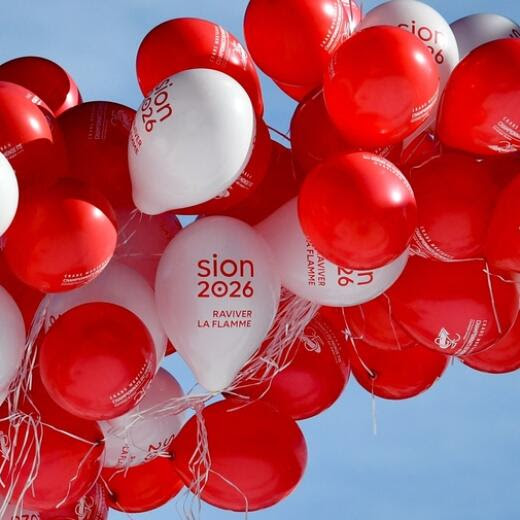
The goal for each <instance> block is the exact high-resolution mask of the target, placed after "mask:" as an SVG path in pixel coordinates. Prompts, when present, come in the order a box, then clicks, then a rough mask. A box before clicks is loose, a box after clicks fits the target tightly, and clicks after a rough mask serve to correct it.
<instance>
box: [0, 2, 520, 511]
mask: <svg viewBox="0 0 520 520" xmlns="http://www.w3.org/2000/svg"><path fill="white" fill-rule="evenodd" d="M378 3H381V2H377V1H366V2H365V8H370V7H373V6H374V5H376V4H378ZM429 3H430V4H431V5H432V6H433V7H435V8H436V9H438V10H439V11H440V12H441V13H442V14H443V15H444V16H445V17H446V18H447V19H448V20H449V21H453V20H455V19H457V18H459V17H461V16H463V15H465V14H470V13H474V12H497V13H500V14H504V15H506V16H509V17H511V18H513V19H517V20H520V1H519V0H493V1H492V0H429ZM245 5H246V1H245V0H88V1H85V0H83V1H81V0H46V1H45V2H43V1H39V0H31V1H29V0H17V1H16V2H5V1H4V2H3V3H2V7H3V9H2V30H1V31H0V60H1V61H5V60H7V59H11V58H14V57H17V56H23V55H40V56H45V57H47V58H50V59H53V60H55V61H57V62H58V63H60V64H61V65H62V66H63V67H65V68H66V69H67V70H68V71H69V72H70V74H71V75H72V76H73V77H74V78H75V79H76V81H77V83H78V84H79V86H80V89H81V92H82V94H83V97H84V99H85V100H96V99H103V100H111V101H117V102H120V103H124V104H127V105H130V106H133V107H137V105H138V104H139V102H140V94H139V90H138V87H137V81H136V78H135V69H134V60H135V54H136V51H137V47H138V45H139V42H140V40H141V39H142V38H143V36H144V35H145V34H146V33H147V32H148V30H149V29H151V28H152V27H153V26H155V25H156V24H158V23H160V22H162V21H164V20H167V19H170V18H175V17H178V16H198V17H202V18H207V19H210V20H213V21H216V22H218V23H220V24H222V25H224V26H225V27H226V28H228V29H229V30H231V31H232V32H233V33H234V34H236V35H237V36H239V37H241V38H242V26H241V22H242V17H243V12H244V9H245ZM264 94H265V102H266V120H267V121H268V123H269V124H271V125H272V126H274V127H276V128H279V129H281V130H287V128H288V126H289V120H290V116H291V113H292V111H293V110H294V103H292V102H291V101H289V99H288V98H287V97H285V96H284V95H283V94H282V93H281V92H280V91H278V89H277V88H276V87H275V86H274V85H273V84H272V83H271V82H270V81H268V80H265V78H264ZM174 357H178V356H174ZM166 367H167V368H168V369H170V370H172V372H173V373H174V374H175V375H176V376H177V377H178V378H179V380H180V381H181V383H182V384H183V385H184V387H185V388H187V387H188V384H189V382H190V379H189V376H188V375H187V373H186V370H185V369H184V368H183V367H182V366H181V364H180V363H179V361H178V360H176V361H169V362H167V363H166ZM519 395H520V376H519V374H512V375H504V376H491V375H483V374H480V373H477V372H473V371H471V370H470V369H468V368H465V367H463V366H462V365H460V364H458V363H456V364H455V365H454V366H451V367H449V369H448V371H447V372H446V374H445V376H444V377H443V379H442V380H441V381H439V382H438V384H437V385H436V386H435V387H434V388H433V389H432V390H430V391H429V392H427V393H426V394H424V395H422V396H420V397H418V398H415V399H412V400H409V401H401V402H390V401H383V400H377V422H378V429H379V431H378V435H377V436H375V437H374V435H373V434H372V421H371V397H370V395H369V394H367V393H366V392H365V391H363V390H362V389H361V388H360V387H359V386H358V385H357V384H356V383H355V382H354V381H350V383H349V385H348V386H347V389H346V391H345V393H344V394H343V396H342V398H341V399H340V400H339V402H338V403H337V404H336V405H335V406H334V407H333V408H332V409H331V410H329V411H327V412H326V413H324V414H322V415H320V416H319V417H317V418H315V419H312V420H308V421H304V422H303V423H301V426H302V428H303V430H304V432H305V435H306V438H307V442H308V447H309V465H308V468H307V472H306V475H305V477H304V480H303V482H302V484H301V485H300V487H299V488H298V489H297V490H296V492H295V493H294V494H293V495H291V496H290V497H289V498H288V499H287V500H285V501H284V502H282V503H281V504H280V505H278V506H276V507H274V508H271V509H269V510H266V511H262V512H259V513H254V514H252V515H250V518H252V519H256V520H281V519H290V520H293V519H294V520H296V519H302V520H311V519H312V520H322V519H342V520H343V519H345V520H382V519H385V520H440V519H442V520H466V519H467V520H481V519H482V520H514V519H517V518H520V407H519V406H518V396H519ZM133 517H135V518H143V519H144V518H147V519H148V518H149V519H151V520H160V519H165V520H166V519H173V518H176V513H175V508H174V506H172V505H171V504H170V505H168V506H166V507H165V508H162V509H161V510H158V511H154V512H152V513H147V514H145V515H133ZM110 518H111V519H112V518H113V519H118V518H127V517H125V516H124V515H118V514H116V513H111V516H110ZM202 518H203V519H207V520H212V519H224V518H225V519H231V520H233V518H236V519H237V520H238V519H240V518H243V515H239V514H233V513H228V512H220V511H217V510H215V509H212V508H210V507H206V508H205V509H204V511H203V515H202Z"/></svg>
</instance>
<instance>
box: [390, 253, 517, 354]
mask: <svg viewBox="0 0 520 520" xmlns="http://www.w3.org/2000/svg"><path fill="white" fill-rule="evenodd" d="M487 272H488V267H487V264H486V263H485V262H482V261H473V262H457V263H445V262H434V261H431V260H424V259H422V258H418V257H412V258H410V261H409V262H408V266H407V267H406V269H405V271H404V273H403V275H402V276H401V278H400V279H399V280H398V281H397V283H396V284H395V285H394V286H393V287H392V288H391V289H390V290H389V291H388V296H389V297H390V300H391V304H392V311H393V315H394V316H395V319H396V320H397V321H398V322H399V323H400V324H401V325H402V326H403V328H404V329H405V330H406V331H407V332H408V333H409V334H410V336H412V337H413V338H414V339H415V340H417V341H418V342H419V343H421V344H422V345H424V346H426V347H429V348H432V349H435V350H438V351H440V352H443V353H444V354H447V355H456V356H464V355H468V354H473V353H477V352H480V351H482V350H485V349H486V348H487V347H490V346H491V345H493V344H494V343H496V342H497V341H498V340H499V339H500V338H501V337H502V336H503V335H504V334H506V333H507V331H508V330H509V329H510V328H511V326H512V325H513V322H514V320H515V318H516V315H517V313H518V294H517V292H516V288H515V286H514V284H512V283H506V282H504V281H502V279H501V277H499V276H496V275H495V274H493V273H491V274H487Z"/></svg>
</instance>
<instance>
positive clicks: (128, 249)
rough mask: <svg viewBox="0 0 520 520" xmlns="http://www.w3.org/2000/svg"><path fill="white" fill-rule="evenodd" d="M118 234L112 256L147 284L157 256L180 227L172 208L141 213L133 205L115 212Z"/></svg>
mask: <svg viewBox="0 0 520 520" xmlns="http://www.w3.org/2000/svg"><path fill="white" fill-rule="evenodd" d="M117 216H118V222H119V223H120V226H119V238H118V243H117V247H116V252H115V255H114V257H115V258H116V259H117V260H119V261H120V262H121V263H123V264H125V265H127V266H128V267H130V268H132V269H134V270H135V271H136V272H138V273H139V274H140V275H141V276H142V277H143V278H144V279H145V280H146V281H147V282H148V283H149V284H150V286H151V287H153V286H154V284H155V274H156V272H157V266H158V265H159V259H160V258H161V255H162V254H163V252H164V250H165V249H166V246H167V245H168V244H169V243H170V240H171V239H172V238H173V237H174V236H175V235H176V234H177V233H178V232H179V231H180V230H181V229H182V225H181V223H180V222H179V219H178V218H177V216H176V215H175V213H173V212H172V211H167V212H166V213H160V214H159V215H145V214H144V213H140V212H139V211H138V210H136V209H133V210H131V211H128V210H120V211H118V213H117Z"/></svg>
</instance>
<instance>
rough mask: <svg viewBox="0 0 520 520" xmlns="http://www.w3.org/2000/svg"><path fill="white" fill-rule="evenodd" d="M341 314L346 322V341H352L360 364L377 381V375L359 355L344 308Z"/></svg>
mask: <svg viewBox="0 0 520 520" xmlns="http://www.w3.org/2000/svg"><path fill="white" fill-rule="evenodd" d="M341 312H342V313H343V319H344V321H345V330H344V331H343V334H344V335H345V340H346V341H350V343H351V344H352V348H353V349H354V352H355V353H356V356H357V357H358V359H359V362H360V363H361V366H362V367H363V368H364V369H365V371H366V372H367V374H368V375H369V377H370V379H373V380H375V379H376V377H377V375H376V374H375V373H374V372H372V370H371V369H370V368H369V367H368V365H367V364H366V363H365V362H364V361H363V359H362V358H361V356H360V355H359V352H358V349H357V345H356V341H355V339H354V335H353V334H352V333H351V331H350V327H349V325H348V323H347V318H346V316H345V309H344V308H343V307H342V308H341ZM358 339H359V338H358Z"/></svg>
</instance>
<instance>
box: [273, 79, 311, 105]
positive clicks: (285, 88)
mask: <svg viewBox="0 0 520 520" xmlns="http://www.w3.org/2000/svg"><path fill="white" fill-rule="evenodd" d="M274 83H275V84H276V86H277V87H278V88H279V89H280V90H281V91H282V92H283V93H284V94H287V95H288V96H289V97H290V98H292V99H294V100H295V101H298V102H300V101H302V100H303V99H305V98H306V97H307V96H308V95H310V93H311V92H312V91H313V90H314V86H313V85H310V86H309V85H291V84H289V83H283V82H281V81H274Z"/></svg>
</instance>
